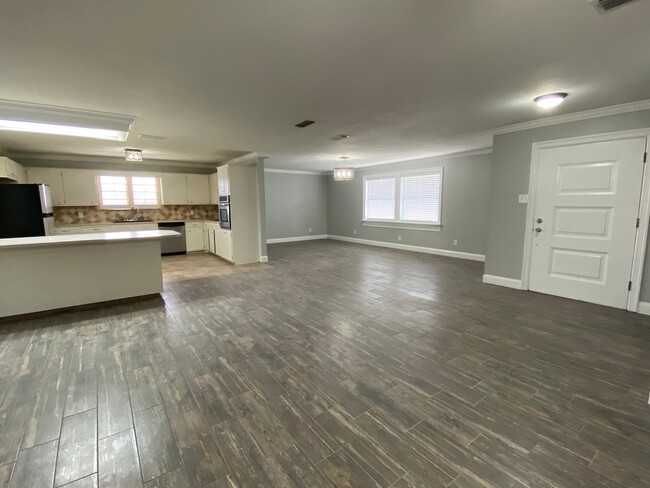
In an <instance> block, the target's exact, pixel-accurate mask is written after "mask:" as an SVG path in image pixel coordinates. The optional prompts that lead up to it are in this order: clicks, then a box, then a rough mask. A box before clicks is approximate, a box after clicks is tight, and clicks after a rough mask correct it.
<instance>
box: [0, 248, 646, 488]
mask: <svg viewBox="0 0 650 488" xmlns="http://www.w3.org/2000/svg"><path fill="white" fill-rule="evenodd" d="M269 255H270V258H271V262H272V267H269V268H265V269H259V270H252V271H249V272H246V273H237V274H232V275H227V276H218V277H208V278H201V279H195V280H189V281H178V282H171V283H168V284H167V285H166V291H165V293H164V294H163V296H162V297H161V298H157V299H150V300H144V301H139V302H129V303H123V304H118V305H111V306H101V307H98V308H94V309H86V310H78V311H69V312H64V313H58V314H55V315H51V316H48V317H40V318H32V319H29V320H27V319H24V320H21V321H14V322H9V323H7V322H5V323H3V324H1V327H0V382H1V384H0V487H2V488H5V487H8V486H10V487H12V488H19V487H20V488H23V487H25V488H41V487H51V486H66V487H68V488H88V487H96V486H101V487H120V488H130V487H138V488H141V487H142V486H143V485H144V486H145V487H146V488H162V487H167V488H169V487H193V488H194V487H210V488H236V487H240V488H245V487H319V488H325V487H327V488H333V487H354V488H365V487H369V488H375V487H383V488H386V487H395V488H409V487H411V488H422V487H447V486H450V487H454V488H474V487H481V486H483V487H497V488H502V487H525V486H528V487H549V488H550V487H572V488H573V487H585V488H597V487H627V488H629V487H648V486H650V406H649V405H648V392H649V391H650V325H649V320H648V318H647V317H643V316H640V315H636V314H631V313H627V312H624V311H620V310H614V309H608V308H604V307H599V306H595V305H589V304H584V303H578V302H572V301H569V300H563V299H559V298H553V297H548V296H543V295H538V294H533V293H526V292H520V291H515V290H509V289H505V288H499V287H495V286H491V285H484V284H482V283H481V274H482V265H481V263H474V262H469V261H461V260H455V259H451V258H441V257H435V256H426V255H421V254H411V253H406V252H400V251H391V250H384V249H377V248H372V247H363V246H358V245H354V244H346V243H339V242H334V241H313V242H308V243H296V244H281V245H275V246H270V247H269Z"/></svg>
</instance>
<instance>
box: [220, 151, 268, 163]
mask: <svg viewBox="0 0 650 488" xmlns="http://www.w3.org/2000/svg"><path fill="white" fill-rule="evenodd" d="M260 158H261V159H265V157H264V156H260V155H259V154H258V153H256V152H250V153H248V154H244V155H243V156H239V157H237V158H234V159H230V160H228V161H225V162H223V163H220V164H219V166H223V165H225V164H229V165H231V164H240V163H246V162H249V161H251V160H253V159H256V160H259V159H260Z"/></svg>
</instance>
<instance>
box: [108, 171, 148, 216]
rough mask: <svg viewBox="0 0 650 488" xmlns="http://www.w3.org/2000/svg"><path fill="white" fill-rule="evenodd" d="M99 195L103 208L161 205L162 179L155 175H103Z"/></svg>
mask: <svg viewBox="0 0 650 488" xmlns="http://www.w3.org/2000/svg"><path fill="white" fill-rule="evenodd" d="M99 195H100V197H101V200H100V201H101V206H102V207H103V208H114V209H121V208H131V207H159V206H160V180H159V178H157V177H155V176H113V175H102V176H100V177H99Z"/></svg>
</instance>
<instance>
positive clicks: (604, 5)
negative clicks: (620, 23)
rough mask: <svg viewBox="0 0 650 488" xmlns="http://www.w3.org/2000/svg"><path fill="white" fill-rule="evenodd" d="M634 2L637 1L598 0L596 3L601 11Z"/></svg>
mask: <svg viewBox="0 0 650 488" xmlns="http://www.w3.org/2000/svg"><path fill="white" fill-rule="evenodd" d="M632 2H636V0H596V1H595V2H594V3H595V4H596V8H597V9H598V10H599V11H600V12H607V11H608V10H612V9H614V8H617V7H620V6H622V5H625V4H626V3H632Z"/></svg>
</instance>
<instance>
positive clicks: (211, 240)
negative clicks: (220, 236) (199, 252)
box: [208, 229, 217, 254]
mask: <svg viewBox="0 0 650 488" xmlns="http://www.w3.org/2000/svg"><path fill="white" fill-rule="evenodd" d="M208 250H209V251H210V252H211V253H212V254H217V236H216V231H215V230H214V229H208Z"/></svg>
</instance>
